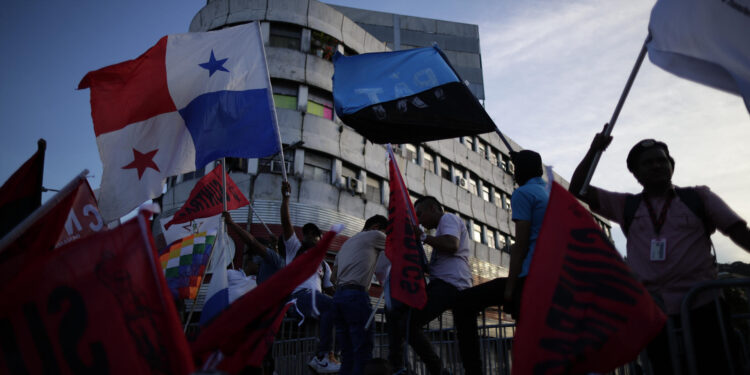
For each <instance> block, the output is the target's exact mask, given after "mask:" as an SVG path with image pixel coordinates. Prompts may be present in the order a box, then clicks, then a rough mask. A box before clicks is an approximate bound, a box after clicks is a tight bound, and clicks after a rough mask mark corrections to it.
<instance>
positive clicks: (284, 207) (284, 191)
mask: <svg viewBox="0 0 750 375" xmlns="http://www.w3.org/2000/svg"><path fill="white" fill-rule="evenodd" d="M291 195H292V186H291V185H289V181H282V182H281V229H282V232H283V234H284V241H286V240H288V239H290V238H291V237H292V235H293V234H294V228H293V227H292V220H291V218H290V216H289V197H290V196H291Z"/></svg>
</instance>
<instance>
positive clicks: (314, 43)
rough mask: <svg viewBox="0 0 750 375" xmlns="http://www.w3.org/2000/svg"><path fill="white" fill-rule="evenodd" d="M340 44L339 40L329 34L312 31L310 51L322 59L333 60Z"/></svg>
mask: <svg viewBox="0 0 750 375" xmlns="http://www.w3.org/2000/svg"><path fill="white" fill-rule="evenodd" d="M338 45H339V41H338V40H336V38H334V37H332V36H330V35H328V34H325V33H322V32H320V31H316V30H312V32H311V33H310V53H312V54H313V55H315V56H318V57H320V58H321V59H326V60H328V61H331V59H332V58H333V55H334V54H335V53H336V51H337V48H338Z"/></svg>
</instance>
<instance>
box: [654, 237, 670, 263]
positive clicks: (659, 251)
mask: <svg viewBox="0 0 750 375" xmlns="http://www.w3.org/2000/svg"><path fill="white" fill-rule="evenodd" d="M666 259H667V239H666V238H660V239H652V240H651V260H652V261H654V262H661V261H664V260H666Z"/></svg>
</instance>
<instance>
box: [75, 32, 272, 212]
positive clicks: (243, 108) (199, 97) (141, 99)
mask: <svg viewBox="0 0 750 375" xmlns="http://www.w3.org/2000/svg"><path fill="white" fill-rule="evenodd" d="M78 88H79V89H84V88H91V116H92V118H93V120H94V133H95V134H96V141H97V144H98V146H99V155H100V157H101V159H102V164H103V175H102V182H101V194H100V200H99V209H100V212H101V214H102V216H103V217H104V219H105V220H107V221H110V220H113V219H117V218H119V217H121V216H122V215H124V214H127V213H128V212H129V211H131V210H132V209H133V208H135V207H137V206H138V205H139V204H141V203H143V202H144V201H146V200H148V199H151V198H154V197H157V196H159V195H160V194H161V193H162V189H163V183H164V181H165V179H166V178H167V177H169V176H172V175H176V174H180V173H185V172H190V171H193V170H195V169H196V168H203V167H204V166H205V165H206V164H208V163H209V162H211V161H213V160H216V159H219V158H222V157H240V158H257V157H263V156H268V155H272V154H275V153H276V152H278V151H279V145H280V142H279V133H278V127H277V125H276V120H275V116H274V114H273V98H272V94H271V89H270V84H269V78H268V68H267V66H266V60H265V57H264V51H263V41H262V38H261V35H260V28H259V27H258V25H257V24H246V25H241V26H236V27H231V28H226V29H223V30H218V31H211V32H205V33H186V34H175V35H169V36H165V37H163V38H161V39H160V40H159V42H157V43H156V45H154V46H153V47H151V48H150V49H149V50H148V51H146V53H144V54H143V55H141V56H140V57H138V58H137V59H135V60H129V61H125V62H122V63H119V64H115V65H111V66H108V67H105V68H102V69H99V70H96V71H92V72H89V73H88V74H86V76H85V77H83V79H82V80H81V83H80V84H79V85H78Z"/></svg>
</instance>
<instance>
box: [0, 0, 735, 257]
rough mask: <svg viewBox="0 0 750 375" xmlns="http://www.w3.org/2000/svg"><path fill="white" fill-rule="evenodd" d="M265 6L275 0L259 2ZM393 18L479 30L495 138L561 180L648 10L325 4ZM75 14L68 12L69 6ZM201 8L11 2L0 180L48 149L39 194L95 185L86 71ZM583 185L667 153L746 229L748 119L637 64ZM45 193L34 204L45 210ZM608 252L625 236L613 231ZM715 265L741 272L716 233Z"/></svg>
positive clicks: (596, 5) (610, 101)
mask: <svg viewBox="0 0 750 375" xmlns="http://www.w3.org/2000/svg"><path fill="white" fill-rule="evenodd" d="M269 1H272V0H269ZM329 3H333V4H340V5H346V6H351V7H356V8H363V9H370V10H378V11H384V12H390V13H398V14H406V15H414V16H420V17H428V18H437V19H444V20H450V21H456V22H466V23H472V24H477V25H479V34H480V47H481V52H482V66H483V70H484V84H485V98H486V99H485V106H486V109H487V112H488V113H489V114H490V116H491V117H492V118H493V120H494V121H495V123H496V124H497V125H498V127H499V128H500V130H501V131H502V132H503V133H505V134H507V135H508V136H509V137H511V138H512V139H514V140H515V141H516V142H518V143H519V144H521V145H522V146H523V147H525V148H528V149H533V150H536V151H538V152H539V153H541V155H542V158H543V159H544V162H545V163H546V164H550V165H552V166H553V167H554V168H555V170H556V172H557V173H558V174H560V175H561V176H563V177H565V178H567V179H569V178H570V176H571V175H572V173H573V170H574V169H575V167H576V165H577V164H578V162H579V161H580V159H581V158H582V157H583V155H584V154H585V152H586V150H587V148H588V145H589V144H590V142H591V139H592V138H593V136H594V134H595V133H596V132H598V131H600V130H601V128H602V126H603V124H604V123H605V122H607V121H609V119H610V117H611V116H612V112H613V110H614V108H615V105H616V104H617V100H618V98H619V96H620V93H621V91H622V89H623V87H624V85H625V82H626V80H627V78H628V75H629V74H630V70H631V69H632V67H633V64H634V62H635V59H636V57H637V55H638V52H639V51H640V48H641V45H642V43H643V40H644V39H645V38H646V35H647V29H648V22H649V15H650V11H651V8H652V7H653V4H654V1H652V0H631V1H600V0H568V1H555V0H525V1H515V0H473V1H458V0H455V1H452V0H410V1H403V0H399V1H394V0H381V1H378V2H372V1H369V0H368V1H361V0H353V1H329ZM71 4H75V5H71ZM204 5H205V1H202V0H160V1H145V0H133V1H127V2H116V1H95V0H84V1H77V2H62V1H50V2H41V1H28V0H9V1H5V2H3V11H2V12H0V35H1V36H0V50H2V51H5V56H4V58H3V59H0V114H2V117H3V120H2V125H1V126H2V130H3V136H2V137H0V150H3V151H2V158H0V180H2V181H4V180H5V179H7V178H8V177H9V176H10V175H11V174H12V173H13V172H14V171H15V170H16V169H17V168H18V167H19V166H20V165H21V164H22V163H23V162H24V161H25V160H26V159H28V157H29V156H31V155H32V154H33V153H34V152H35V150H36V141H37V140H38V139H39V138H45V139H46V140H47V154H46V160H45V175H44V186H45V187H47V188H52V189H59V188H61V187H62V186H64V185H65V184H66V183H67V182H68V181H70V180H71V179H72V178H73V177H74V176H75V175H77V174H78V173H79V172H81V171H82V170H83V169H88V170H89V171H90V175H91V178H90V179H89V183H90V184H91V186H92V187H93V188H97V187H98V186H99V183H100V177H101V161H100V159H99V154H98V150H97V147H96V140H95V137H94V132H93V124H92V121H91V109H90V105H89V91H88V90H80V91H79V90H76V87H77V85H78V82H79V81H80V79H81V78H82V77H83V76H84V75H85V74H86V72H88V71H90V70H95V69H98V68H101V67H104V66H107V65H110V64H114V63H118V62H121V61H124V60H128V59H133V58H135V57H137V56H138V55H140V54H141V53H143V52H145V51H146V50H147V49H148V48H149V47H151V46H152V45H153V44H154V43H156V41H157V40H158V39H159V38H160V37H162V36H164V35H167V34H174V33H183V32H187V30H188V26H189V25H190V21H191V20H192V18H193V16H194V15H195V14H196V13H197V12H198V10H199V9H201V8H202V7H203V6H204ZM613 136H614V140H613V142H612V144H611V145H610V147H609V149H608V150H607V151H606V152H605V153H604V155H603V156H602V159H601V162H600V164H599V167H598V169H597V171H596V173H595V175H594V178H593V181H592V183H593V184H594V185H596V186H600V187H603V188H606V189H609V190H615V191H625V192H638V191H640V186H639V185H638V183H637V182H636V181H635V179H634V178H633V176H632V175H631V174H630V173H629V172H628V170H627V168H626V165H625V158H626V155H627V152H628V150H629V149H630V148H631V147H632V146H633V145H634V144H635V143H636V142H637V141H639V140H640V139H644V138H655V139H659V140H662V141H664V142H666V143H667V144H668V145H669V148H670V153H671V154H672V156H673V157H674V159H675V160H676V166H675V174H674V177H673V181H674V183H675V184H676V185H679V186H692V185H708V186H709V187H710V188H711V190H712V191H714V192H715V193H717V194H718V195H719V196H720V197H722V198H723V199H724V200H725V201H726V202H727V203H728V204H729V206H730V207H732V208H733V209H734V210H735V211H736V212H737V213H738V214H740V216H742V217H744V218H746V219H747V218H750V199H747V198H746V196H745V192H746V191H747V190H746V189H747V188H748V185H749V183H750V163H748V160H750V147H746V142H747V140H748V139H750V115H748V112H747V110H746V109H745V107H744V105H743V102H742V100H741V98H740V97H738V96H733V95H730V94H726V93H723V92H720V91H717V90H714V89H711V88H708V87H705V86H701V85H698V84H695V83H692V82H689V81H686V80H683V79H681V78H678V77H675V76H673V75H671V74H669V73H667V72H665V71H663V70H661V69H660V68H658V67H656V66H654V65H653V64H651V63H650V62H649V61H648V60H646V61H645V62H644V63H643V66H642V67H641V71H640V73H639V74H638V76H637V78H636V80H635V84H634V86H633V88H632V90H631V93H630V96H629V97H628V99H627V102H626V103H625V106H624V108H623V110H622V113H621V114H620V117H619V120H618V121H617V124H616V126H615V128H614V132H613ZM52 194H53V193H45V195H44V197H43V198H44V199H49V198H50V197H51V196H52ZM612 232H613V236H614V238H615V243H616V246H617V248H618V249H619V250H620V251H621V252H622V251H624V249H625V240H624V237H623V236H622V233H621V232H620V231H619V229H617V226H616V225H615V227H614V228H613V231H612ZM712 239H713V241H714V245H715V247H716V252H717V257H718V260H719V262H723V263H726V262H733V261H738V260H739V261H744V262H750V254H748V253H746V252H745V251H744V250H742V249H740V248H739V247H738V246H736V245H734V244H733V243H732V242H731V240H729V239H728V238H727V237H725V236H723V235H721V234H718V233H717V234H715V235H714V236H713V237H712Z"/></svg>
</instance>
